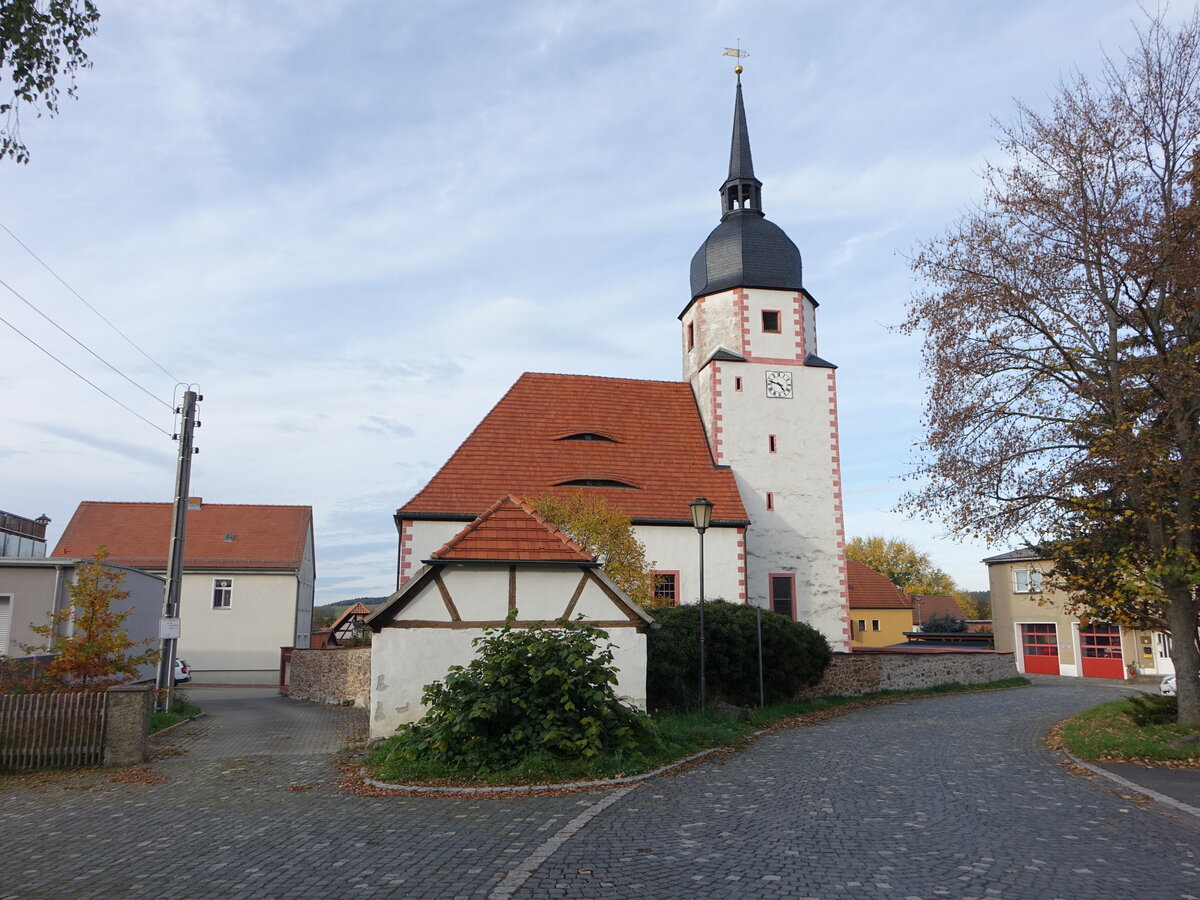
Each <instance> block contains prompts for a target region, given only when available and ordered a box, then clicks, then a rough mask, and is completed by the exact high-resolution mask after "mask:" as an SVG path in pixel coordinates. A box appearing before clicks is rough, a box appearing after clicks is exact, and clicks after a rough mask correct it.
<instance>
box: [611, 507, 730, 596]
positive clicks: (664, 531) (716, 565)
mask: <svg viewBox="0 0 1200 900" xmlns="http://www.w3.org/2000/svg"><path fill="white" fill-rule="evenodd" d="M717 512H719V511H717ZM685 514H686V515H691V513H690V511H685ZM634 531H635V532H636V533H637V537H638V540H640V541H641V542H642V543H643V544H644V545H645V547H646V559H647V560H648V561H653V563H654V568H655V569H660V570H664V571H668V572H669V571H677V572H679V583H678V585H679V586H678V590H679V599H680V602H682V603H696V602H698V601H699V599H700V542H699V536H698V535H697V534H696V529H695V528H692V527H691V526H690V525H688V526H682V525H637V526H635V527H634ZM740 565H741V563H740V562H739V561H738V529H736V528H709V529H708V530H707V531H706V532H704V596H705V599H708V600H712V599H714V598H717V597H720V598H722V599H724V600H728V601H730V602H731V603H739V602H742V600H743V597H742V590H741V586H740V584H739V583H738V582H739V580H740V579H741V573H740V572H739V571H738V567H739V566H740Z"/></svg>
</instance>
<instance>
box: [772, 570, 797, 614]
mask: <svg viewBox="0 0 1200 900" xmlns="http://www.w3.org/2000/svg"><path fill="white" fill-rule="evenodd" d="M771 609H772V610H774V611H775V612H777V613H779V614H780V615H781V616H787V617H788V618H789V619H795V618H796V578H795V576H794V575H772V576H771Z"/></svg>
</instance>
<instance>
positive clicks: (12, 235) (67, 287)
mask: <svg viewBox="0 0 1200 900" xmlns="http://www.w3.org/2000/svg"><path fill="white" fill-rule="evenodd" d="M0 228H3V229H4V230H5V231H6V232H8V236H9V237H10V238H12V239H13V240H14V241H16V242H17V243H18V244H20V245H21V247H22V248H23V249H24V250H25V252H26V253H28V254H29V255H30V256H32V257H33V258H34V259H36V260H37V261H38V264H39V265H40V266H41V267H42V268H43V269H45V270H46V271H47V272H49V273H50V274H51V275H53V276H54V277H55V278H57V279H58V283H59V284H61V285H62V286H63V287H65V288H66V289H67V290H68V291H70V292H71V293H72V294H74V295H75V296H76V297H78V298H79V302H80V303H82V304H83V305H84V306H86V307H87V308H88V309H90V310H91V311H92V312H94V313H95V314H96V315H97V316H99V317H100V320H101V321H102V322H104V324H105V325H107V326H108V327H109V328H111V329H112V330H113V331H115V332H116V333H117V334H119V335H120V336H121V337H122V338H124V339H125V342H126V343H128V344H129V346H131V347H132V348H133V349H134V350H136V351H137V352H138V353H140V354H142V356H144V357H146V359H148V360H150V362H152V363H154V365H156V366H158V368H159V371H161V372H162V373H163V374H164V375H166V376H167V377H168V378H170V379H171V380H172V381H176V382H177V381H179V379H178V378H176V377H175V376H174V375H172V374H171V373H170V372H168V371H167V370H166V369H164V368H163V367H162V365H161V364H160V363H159V362H158V360H156V359H155V358H154V357H152V356H151V355H150V354H149V353H147V352H146V351H145V350H143V349H142V348H141V347H139V346H138V345H137V344H135V343H134V342H133V339H132V338H130V337H129V335H127V334H125V332H123V331H122V330H121V329H120V328H118V327H117V326H116V325H114V324H113V323H112V322H110V321H109V320H108V319H107V318H105V316H104V314H103V313H102V312H100V310H98V309H96V307H94V306H92V304H90V303H88V302H87V300H85V299H84V298H83V295H82V294H80V293H79V291H77V290H75V288H73V287H71V286H70V285H69V284H67V283H66V281H64V280H63V278H62V276H61V275H59V274H58V273H57V272H55V271H54V270H53V269H52V268H50V266H49V265H48V264H47V263H46V262H45V261H44V260H43V259H42V258H41V257H40V256H38V255H37V254H36V253H34V252H33V250H31V249H30V248H29V246H28V245H27V244H26V243H25V242H24V241H23V240H21V239H20V238H19V237H17V236H16V235H15V234H13V233H12V231H10V230H9V228H8V226H7V225H5V224H4V223H3V222H0Z"/></svg>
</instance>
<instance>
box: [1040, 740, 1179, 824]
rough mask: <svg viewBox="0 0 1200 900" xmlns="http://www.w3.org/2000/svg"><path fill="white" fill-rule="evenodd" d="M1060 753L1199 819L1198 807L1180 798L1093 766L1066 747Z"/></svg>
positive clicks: (1112, 780)
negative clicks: (1177, 798)
mask: <svg viewBox="0 0 1200 900" xmlns="http://www.w3.org/2000/svg"><path fill="white" fill-rule="evenodd" d="M1062 753H1063V755H1064V756H1066V757H1067V759H1069V760H1071V762H1073V763H1075V765H1077V766H1079V767H1080V768H1084V769H1087V770H1088V771H1089V772H1091V773H1092V774H1094V775H1099V776H1101V777H1102V778H1107V779H1108V780H1109V781H1111V782H1113V783H1114V784H1119V785H1120V786H1121V787H1123V788H1125V789H1126V790H1129V791H1133V792H1134V793H1137V794H1141V795H1142V796H1144V797H1149V798H1150V799H1151V800H1154V801H1156V802H1158V803H1162V804H1163V805H1165V806H1169V807H1171V808H1172V809H1177V810H1179V811H1180V812H1182V813H1187V814H1188V815H1190V816H1195V817H1196V818H1198V819H1200V809H1197V808H1196V807H1194V806H1192V805H1191V804H1190V803H1184V802H1183V801H1182V800H1176V799H1175V798H1174V797H1168V796H1167V795H1166V794H1160V793H1159V792H1158V791H1153V790H1151V789H1150V788H1148V787H1143V786H1142V785H1140V784H1136V783H1135V782H1132V781H1130V780H1129V779H1128V778H1122V777H1121V776H1120V775H1118V774H1116V773H1115V772H1109V771H1108V770H1107V769H1102V768H1100V767H1099V766H1093V765H1092V764H1091V763H1089V762H1084V761H1083V760H1082V759H1079V758H1078V757H1077V756H1075V754H1073V753H1072V752H1071V751H1070V750H1067V749H1066V748H1063V750H1062Z"/></svg>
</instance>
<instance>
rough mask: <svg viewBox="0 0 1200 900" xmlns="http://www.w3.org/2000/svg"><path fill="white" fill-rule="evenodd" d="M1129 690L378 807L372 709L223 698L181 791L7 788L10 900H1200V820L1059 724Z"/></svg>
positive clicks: (979, 707) (1100, 690)
mask: <svg viewBox="0 0 1200 900" xmlns="http://www.w3.org/2000/svg"><path fill="white" fill-rule="evenodd" d="M1115 690H1116V689H1115V688H1111V687H1107V686H1099V685H1090V684H1081V683H1079V682H1076V683H1074V684H1069V685H1063V684H1039V685H1036V686H1034V687H1031V688H1025V689H1021V690H1014V691H1006V692H996V693H987V694H973V695H956V696H948V697H940V698H933V699H926V700H919V701H913V702H907V703H900V704H894V705H891V706H886V707H879V708H874V709H868V710H864V711H860V712H858V713H854V714H852V715H849V716H844V717H841V718H837V719H833V720H830V721H828V722H826V723H824V724H822V725H819V726H816V727H812V728H804V729H795V730H791V731H787V732H780V733H777V734H772V735H766V736H764V737H762V738H760V739H759V740H758V741H757V742H755V743H754V744H753V745H752V746H751V747H750V748H749V749H748V750H746V751H744V752H742V753H739V754H734V755H729V756H726V757H724V758H723V759H720V760H717V761H713V762H705V763H703V764H701V765H699V766H697V767H696V768H694V769H692V770H691V771H689V772H686V773H683V774H680V775H676V776H674V777H667V778H660V779H656V780H653V781H650V782H646V783H643V784H640V785H637V786H634V787H624V788H618V789H610V790H605V791H597V792H593V793H586V794H573V795H566V796H559V797H528V798H522V799H519V800H511V799H505V800H500V799H483V798H465V799H452V800H446V799H432V798H420V797H418V798H414V797H360V796H356V795H354V794H350V793H346V792H344V791H342V790H341V789H339V788H338V787H337V786H336V784H335V774H334V773H333V771H332V770H331V769H330V768H329V766H328V760H329V754H330V752H331V751H332V750H334V749H336V748H337V747H338V746H339V744H340V743H341V742H342V741H343V740H344V737H343V735H346V734H348V733H351V732H352V731H353V729H354V728H355V727H356V726H358V725H360V724H361V713H356V712H354V711H350V710H342V709H326V708H322V707H318V706H314V705H310V704H303V703H300V702H299V701H291V700H286V699H284V698H279V697H274V696H270V695H269V693H267V692H262V691H252V692H241V693H237V692H233V691H229V692H227V693H228V694H231V695H232V696H231V697H226V696H225V695H224V694H218V693H212V694H210V693H207V692H206V693H204V694H201V691H200V690H199V689H197V690H196V691H195V692H194V693H195V694H196V695H197V696H200V697H201V698H202V699H201V702H202V703H203V704H204V705H205V706H206V708H207V709H208V710H209V711H210V713H211V714H210V716H209V717H208V718H206V719H204V720H201V721H200V722H198V723H195V724H192V725H188V726H186V727H185V728H184V729H183V730H182V732H181V733H179V732H177V733H176V734H174V735H172V736H171V737H170V738H169V746H170V747H173V748H174V749H173V750H168V751H166V752H167V753H168V754H178V755H162V756H160V757H159V758H157V759H156V760H154V761H153V763H152V765H151V767H150V769H151V770H152V772H153V774H155V775H159V776H162V777H164V778H165V780H163V781H161V782H158V783H153V779H139V780H135V781H134V782H133V783H113V782H112V781H111V780H110V779H111V773H92V774H90V775H87V776H69V777H62V778H53V777H51V778H47V777H40V778H34V779H28V778H27V779H8V780H4V781H0V846H3V848H4V851H5V862H4V865H3V867H2V868H0V897H14V898H15V897H21V898H43V897H45V898H48V897H142V896H155V897H172V898H193V897H405V898H409V897H493V898H509V897H514V898H550V897H605V898H625V897H656V898H674V897H680V898H687V897H703V898H711V897H793V898H794V897H834V898H866V897H888V898H895V900H903V898H912V897H921V898H938V897H953V898H967V897H977V898H985V900H986V898H993V897H1012V898H1017V897H1019V898H1043V897H1045V898H1054V897H1062V898H1084V897H1086V898H1097V897H1099V898H1126V897H1128V898H1135V897H1136V898H1138V900H1145V898H1167V897H1184V898H1187V897H1200V860H1198V859H1197V853H1200V822H1197V820H1195V819H1194V818H1192V817H1190V816H1186V815H1181V814H1179V813H1176V812H1174V811H1172V810H1170V809H1168V808H1165V807H1162V806H1158V805H1156V804H1150V805H1147V806H1143V805H1140V804H1139V803H1138V802H1136V801H1135V800H1133V799H1131V798H1127V797H1123V796H1121V794H1120V793H1119V792H1118V791H1116V790H1114V789H1113V788H1112V787H1111V786H1110V785H1109V784H1108V783H1107V782H1104V781H1103V780H1100V779H1095V780H1089V779H1085V778H1081V777H1079V776H1077V775H1074V774H1072V773H1070V772H1069V771H1067V770H1066V769H1064V768H1063V767H1062V766H1061V765H1060V764H1059V763H1058V761H1057V759H1056V757H1054V756H1053V755H1052V754H1050V753H1049V752H1048V751H1046V750H1045V749H1044V748H1043V746H1042V745H1041V735H1042V732H1043V731H1044V730H1045V728H1046V727H1048V726H1049V725H1050V724H1052V723H1053V722H1055V721H1057V720H1059V719H1061V718H1064V717H1065V716H1067V715H1069V714H1071V713H1073V712H1075V711H1077V710H1079V709H1082V708H1085V707H1087V706H1090V705H1092V704H1094V703H1096V702H1099V701H1101V700H1104V699H1107V698H1109V697H1113V696H1115V693H1114V691H1115Z"/></svg>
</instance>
